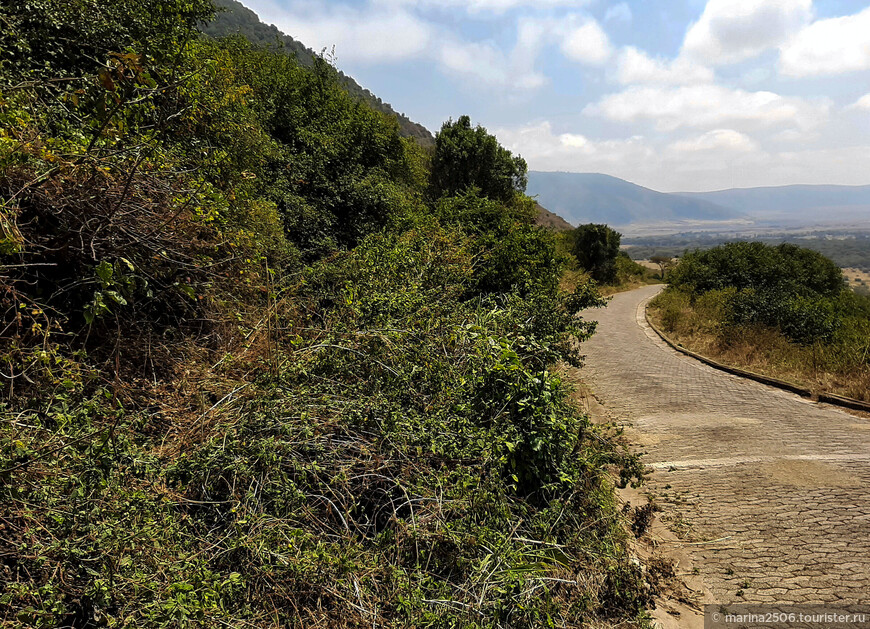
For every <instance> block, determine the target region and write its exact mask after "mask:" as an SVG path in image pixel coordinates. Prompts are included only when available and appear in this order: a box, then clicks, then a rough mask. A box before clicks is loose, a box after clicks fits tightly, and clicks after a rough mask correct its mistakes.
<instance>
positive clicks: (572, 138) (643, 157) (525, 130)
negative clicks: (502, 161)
mask: <svg viewBox="0 0 870 629" xmlns="http://www.w3.org/2000/svg"><path fill="white" fill-rule="evenodd" d="M494 133H495V135H496V137H498V139H499V142H501V144H503V145H504V146H505V147H506V148H508V149H510V150H511V151H512V152H514V153H516V154H521V155H522V156H523V157H524V158H525V159H526V161H528V163H529V165H530V167H531V168H532V169H537V170H568V171H573V172H608V173H610V174H613V173H616V172H621V173H622V175H623V176H625V173H626V172H627V171H628V170H629V169H630V168H631V166H632V165H635V166H637V167H641V166H642V165H643V164H646V163H650V162H651V161H653V158H654V152H653V150H652V148H650V147H649V146H648V145H647V144H646V142H645V140H644V138H643V137H640V136H637V137H632V138H628V139H625V140H603V141H593V140H590V139H589V138H587V137H586V136H584V135H581V134H577V133H562V134H557V133H554V131H553V126H552V124H551V123H550V122H547V121H545V122H541V123H538V124H532V125H525V126H521V127H513V128H501V129H496V130H495V132H494Z"/></svg>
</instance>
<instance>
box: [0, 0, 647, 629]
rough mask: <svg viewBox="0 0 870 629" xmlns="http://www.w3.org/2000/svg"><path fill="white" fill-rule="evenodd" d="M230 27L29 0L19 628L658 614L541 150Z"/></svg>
mask: <svg viewBox="0 0 870 629" xmlns="http://www.w3.org/2000/svg"><path fill="white" fill-rule="evenodd" d="M212 17H213V6H212V5H211V3H210V2H209V1H208V0H161V1H160V2H144V3H119V2H109V1H108V0H30V1H28V2H26V3H20V2H15V3H9V2H4V3H0V23H2V24H3V29H2V31H0V268H2V273H0V282H2V283H3V290H2V292H0V300H2V313H3V327H2V328H0V329H2V332H0V373H2V380H0V382H2V384H3V389H2V398H0V571H2V575H3V578H2V579H0V624H2V626H4V627H37V628H49V627H52V628H54V627H82V628H83V627H130V628H132V627H166V628H169V627H172V628H178V627H240V628H241V627H263V628H266V627H270V628H272V627H300V628H301V627H363V626H365V627H369V626H377V627H394V628H399V627H419V628H424V627H429V628H435V627H439V628H440V627H478V628H482V627H492V628H495V627H516V628H531V627H541V626H565V627H589V626H595V627H608V626H612V627H617V626H618V627H645V626H649V625H648V620H647V618H648V616H647V613H646V609H648V608H649V607H650V606H651V605H652V597H653V595H654V594H655V587H656V584H655V581H654V575H655V574H656V573H655V572H650V573H645V571H644V570H643V569H642V568H641V566H640V565H639V564H638V562H637V560H636V559H635V557H634V556H633V554H632V543H631V542H632V540H633V535H632V533H631V532H630V531H629V528H628V527H627V526H626V515H627V514H628V513H627V512H626V511H623V510H622V509H621V508H620V504H619V501H618V500H617V498H616V496H615V492H614V486H615V485H616V484H617V483H621V484H623V485H624V484H627V483H635V484H636V483H639V482H640V480H641V476H642V473H643V467H642V465H641V464H640V462H639V459H638V458H637V456H636V455H634V454H632V453H631V452H630V451H629V450H628V449H627V448H626V447H625V446H624V445H623V444H622V442H621V441H620V439H619V436H618V433H617V432H615V431H614V430H613V429H611V428H609V427H606V426H598V425H593V424H592V423H591V422H590V420H589V419H588V417H587V416H586V415H584V414H583V413H582V412H581V411H580V410H579V409H578V408H577V407H576V406H574V404H573V402H572V401H571V397H570V394H571V390H570V386H569V385H568V383H566V382H565V381H564V380H563V378H562V377H560V376H559V375H558V372H557V370H555V369H553V367H554V366H555V365H557V364H560V363H569V364H573V365H579V363H580V355H579V353H578V351H579V349H580V348H579V345H578V342H577V341H580V342H582V341H584V340H585V339H587V338H588V337H589V335H590V334H592V332H593V331H594V327H595V326H594V324H593V323H592V322H589V321H586V320H584V319H583V318H581V317H580V316H578V315H577V314H576V313H577V312H579V311H580V310H581V309H582V308H586V307H591V306H596V305H601V304H602V303H603V302H602V300H601V299H600V298H599V297H598V295H597V293H596V291H595V288H594V286H593V285H590V284H588V283H581V285H580V286H579V287H578V288H577V289H576V290H574V291H573V292H571V293H566V292H564V291H561V290H560V289H559V281H560V279H561V275H562V267H563V260H562V258H561V257H560V256H559V255H558V254H557V252H556V248H555V242H554V241H555V237H554V235H553V234H551V233H550V232H548V231H546V230H544V229H541V228H539V227H536V226H535V225H534V224H533V223H534V219H535V205H534V202H533V201H532V200H531V199H529V198H528V197H527V196H525V195H524V194H523V189H524V187H525V175H526V166H525V162H523V161H522V160H521V159H518V158H515V157H513V156H512V155H511V154H510V153H509V152H508V151H506V150H505V149H504V148H502V147H500V146H499V145H498V143H497V142H496V141H495V138H493V137H492V136H491V135H490V134H488V133H487V132H486V130H485V129H483V128H482V127H474V126H472V125H471V123H470V121H469V120H468V119H467V118H466V117H461V118H459V120H457V121H456V122H452V121H451V122H448V123H445V125H444V126H443V128H442V129H441V132H440V133H439V134H438V136H437V138H436V140H435V144H434V148H433V150H432V151H431V154H430V152H429V151H425V150H424V149H423V148H421V147H420V146H419V144H418V143H417V142H415V141H413V140H412V139H410V138H407V137H402V135H401V133H400V129H399V126H398V123H397V121H396V120H395V119H394V118H391V117H389V116H385V115H384V114H383V113H381V112H379V111H375V110H373V109H372V108H371V107H369V106H368V105H367V104H366V103H364V102H361V101H360V100H359V99H358V98H355V97H353V96H351V95H349V94H348V92H347V91H346V89H345V88H344V86H343V84H342V82H341V80H340V78H339V77H338V76H337V74H336V73H335V71H334V70H333V69H332V68H331V67H330V66H329V65H328V64H326V62H324V61H323V60H320V59H317V58H315V59H314V60H313V63H311V64H307V65H306V64H301V63H300V62H299V61H297V60H296V59H294V58H293V57H292V56H291V55H287V54H284V53H283V52H282V51H275V50H269V49H264V48H262V47H258V46H254V45H252V44H250V43H248V42H246V41H245V40H244V39H242V38H229V39H220V40H218V39H214V38H209V37H205V36H201V35H200V34H199V33H198V31H197V26H198V25H199V24H202V23H203V22H209V21H211V20H212ZM468 163H473V164H474V165H475V166H476V169H475V170H474V172H473V173H470V172H469V169H468V168H466V165H467V164H468ZM628 515H630V514H628ZM640 515H641V516H643V515H644V513H643V512H641V513H640ZM646 515H648V514H646ZM645 521H646V520H645V519H644V518H643V517H640V518H638V520H637V522H640V523H643V522H645ZM635 529H637V527H635Z"/></svg>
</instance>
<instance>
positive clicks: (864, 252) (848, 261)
mask: <svg viewBox="0 0 870 629" xmlns="http://www.w3.org/2000/svg"><path fill="white" fill-rule="evenodd" d="M746 239H747V238H746V237H745V236H744V237H742V238H736V237H728V236H723V235H722V234H698V233H684V234H674V235H669V236H648V237H636V238H624V239H623V241H622V242H623V246H625V247H626V250H627V251H628V254H629V255H630V256H631V258H632V259H634V260H648V259H649V258H651V257H653V256H671V257H677V256H682V255H683V254H684V253H685V252H686V251H693V250H695V249H702V250H703V249H710V248H712V247H716V246H719V245H722V244H726V243H729V242H738V241H740V240H746ZM751 240H753V241H758V242H764V243H767V244H780V243H784V242H785V243H791V244H796V245H800V246H802V247H807V248H808V249H812V250H813V251H817V252H819V253H821V254H822V255H824V256H825V257H827V258H830V259H831V260H833V261H834V263H836V264H837V266H839V267H842V268H849V267H851V268H857V269H862V270H864V271H870V232H857V233H856V232H845V231H842V232H830V231H817V232H809V233H804V234H800V235H797V234H770V235H759V236H757V237H755V238H752V239H751Z"/></svg>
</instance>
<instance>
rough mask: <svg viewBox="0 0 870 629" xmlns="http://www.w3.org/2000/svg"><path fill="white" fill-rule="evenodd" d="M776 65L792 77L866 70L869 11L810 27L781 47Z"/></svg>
mask: <svg viewBox="0 0 870 629" xmlns="http://www.w3.org/2000/svg"><path fill="white" fill-rule="evenodd" d="M779 62H780V69H781V71H782V73H783V74H785V75H786V76H793V77H805V76H818V75H828V74H842V73H844V72H854V71H856V70H870V8H867V9H864V10H863V11H861V12H860V13H856V14H855V15H849V16H846V17H838V18H831V19H827V20H819V21H817V22H814V23H812V24H811V25H809V26H807V27H806V28H805V29H803V30H802V31H800V32H799V33H798V34H797V35H796V36H795V37H794V38H793V39H791V40H790V41H788V42H787V43H786V44H785V45H784V46H783V47H782V53H781V55H780V60H779Z"/></svg>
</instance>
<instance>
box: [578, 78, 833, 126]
mask: <svg viewBox="0 0 870 629" xmlns="http://www.w3.org/2000/svg"><path fill="white" fill-rule="evenodd" d="M830 107H831V105H830V103H829V102H828V101H827V100H822V101H817V102H809V101H805V100H803V99H800V98H786V97H783V96H780V95H778V94H774V93H773V92H746V91H744V90H732V89H728V88H725V87H721V86H718V85H695V86H684V87H678V88H661V87H631V88H629V89H627V90H625V91H623V92H620V93H617V94H611V95H609V96H605V97H604V98H603V99H601V100H600V101H599V102H598V103H595V104H593V105H589V106H587V107H586V109H585V110H584V113H587V114H590V115H600V116H604V117H606V118H609V119H610V120H614V121H616V122H636V121H641V120H649V121H652V122H654V123H655V125H656V127H657V128H658V129H660V130H662V131H673V130H674V129H677V128H679V127H712V128H717V127H721V126H722V125H723V124H727V123H744V124H746V125H749V126H753V127H758V126H770V125H792V126H797V127H800V128H802V129H807V128H812V127H814V126H817V125H818V124H820V123H821V122H823V121H824V120H825V119H827V117H828V114H829V111H830Z"/></svg>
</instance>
